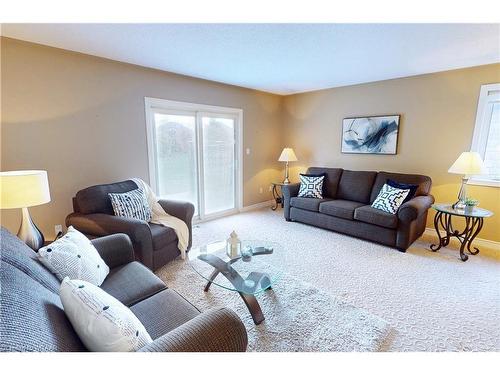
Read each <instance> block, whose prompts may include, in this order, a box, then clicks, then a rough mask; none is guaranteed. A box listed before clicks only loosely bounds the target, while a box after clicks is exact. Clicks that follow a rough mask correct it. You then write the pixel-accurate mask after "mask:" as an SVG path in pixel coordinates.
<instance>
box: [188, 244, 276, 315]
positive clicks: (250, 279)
mask: <svg viewBox="0 0 500 375" xmlns="http://www.w3.org/2000/svg"><path fill="white" fill-rule="evenodd" d="M280 250H281V247H280V245H279V244H278V243H276V242H269V241H250V240H249V241H241V254H238V256H237V257H234V258H230V257H229V256H228V255H227V253H226V241H218V242H213V243H210V244H208V245H204V246H201V247H199V248H195V249H191V250H190V251H189V253H188V257H189V264H190V265H191V267H192V268H193V269H194V270H195V271H196V273H198V274H199V275H200V276H201V277H203V278H204V279H205V280H207V284H206V285H205V292H207V291H208V290H209V288H210V286H211V285H212V284H214V285H216V286H217V287H220V288H224V289H227V290H230V291H233V292H237V293H239V295H240V296H241V298H242V299H243V301H244V302H245V304H246V306H247V308H248V310H249V311H250V314H251V315H252V319H253V321H254V323H255V324H260V323H262V321H263V320H264V314H263V313H262V310H261V308H260V305H259V303H258V302H257V299H256V298H255V296H256V295H257V294H259V293H263V292H265V291H266V290H268V289H271V288H272V285H273V284H274V283H276V282H277V281H278V280H279V278H280V277H281V274H282V272H281V271H280V270H277V269H275V268H274V267H270V266H269V265H268V264H267V263H265V262H262V261H259V258H260V259H261V260H265V259H266V258H269V257H274V256H275V254H276V252H279V251H280Z"/></svg>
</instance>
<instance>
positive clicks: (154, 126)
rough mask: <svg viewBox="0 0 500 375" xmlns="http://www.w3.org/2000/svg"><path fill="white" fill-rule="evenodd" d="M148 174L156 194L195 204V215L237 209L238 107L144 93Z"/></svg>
mask: <svg viewBox="0 0 500 375" xmlns="http://www.w3.org/2000/svg"><path fill="white" fill-rule="evenodd" d="M145 106H146V126H147V136H148V157H149V176H150V183H151V187H152V189H153V190H154V191H155V192H156V194H157V195H158V197H160V198H164V199H172V200H183V201H188V202H191V203H193V205H194V206H195V220H199V221H202V220H205V219H209V218H212V217H216V216H223V215H226V214H231V213H234V212H236V211H238V209H240V208H241V195H242V194H241V186H242V183H241V165H240V162H241V140H240V136H241V129H240V127H241V122H242V114H243V113H242V111H241V110H240V109H235V108H224V107H215V106H207V105H201V104H193V103H183V102H174V101H170V100H163V99H153V98H145Z"/></svg>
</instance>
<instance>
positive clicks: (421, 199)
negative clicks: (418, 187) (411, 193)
mask: <svg viewBox="0 0 500 375" xmlns="http://www.w3.org/2000/svg"><path fill="white" fill-rule="evenodd" d="M433 203H434V197H433V196H432V195H420V196H418V197H414V198H412V199H410V200H409V201H408V202H406V203H403V204H402V205H401V207H399V210H398V219H399V220H401V221H403V222H406V223H408V222H410V221H413V220H415V219H417V218H418V217H419V216H420V215H422V214H424V213H426V212H427V210H428V209H429V208H431V206H432V204H433Z"/></svg>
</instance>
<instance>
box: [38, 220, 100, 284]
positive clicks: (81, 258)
mask: <svg viewBox="0 0 500 375" xmlns="http://www.w3.org/2000/svg"><path fill="white" fill-rule="evenodd" d="M38 259H39V260H40V262H42V264H43V265H44V266H45V267H47V268H48V269H49V270H50V271H51V272H52V273H54V274H55V275H56V276H57V277H58V279H59V280H62V279H64V278H65V277H66V276H68V277H69V278H71V279H79V280H84V281H88V282H89V283H92V284H94V285H97V286H99V285H101V284H102V282H103V281H104V279H105V278H106V276H107V275H108V273H109V267H108V265H107V264H106V263H104V260H102V258H101V256H100V255H99V253H98V252H97V249H96V248H95V247H94V245H92V242H90V240H89V239H88V238H87V237H85V235H83V234H82V233H80V232H78V231H77V230H76V229H75V228H73V227H71V226H70V227H69V228H68V232H67V233H66V234H65V235H64V236H62V237H61V238H59V239H58V240H56V241H54V242H52V243H51V244H50V245H47V246H44V247H42V248H41V249H40V250H38Z"/></svg>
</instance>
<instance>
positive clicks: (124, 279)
mask: <svg viewBox="0 0 500 375" xmlns="http://www.w3.org/2000/svg"><path fill="white" fill-rule="evenodd" d="M101 288H102V289H104V290H105V291H106V292H108V293H109V294H111V295H112V296H113V297H115V298H116V299H117V300H118V301H120V302H121V303H123V304H124V305H126V306H131V305H133V304H134V303H137V302H139V301H142V300H143V299H144V298H147V297H150V296H152V295H153V294H155V293H158V292H160V291H162V290H163V289H166V288H167V287H166V285H165V283H164V282H163V281H161V280H160V279H159V278H158V277H157V276H156V275H155V274H154V273H152V272H151V271H150V270H149V269H148V268H147V267H146V266H144V265H142V264H141V263H139V262H130V263H127V264H125V265H124V266H121V267H116V268H113V269H112V270H111V272H110V273H109V275H108V277H106V280H104V283H103V284H102V285H101Z"/></svg>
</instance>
